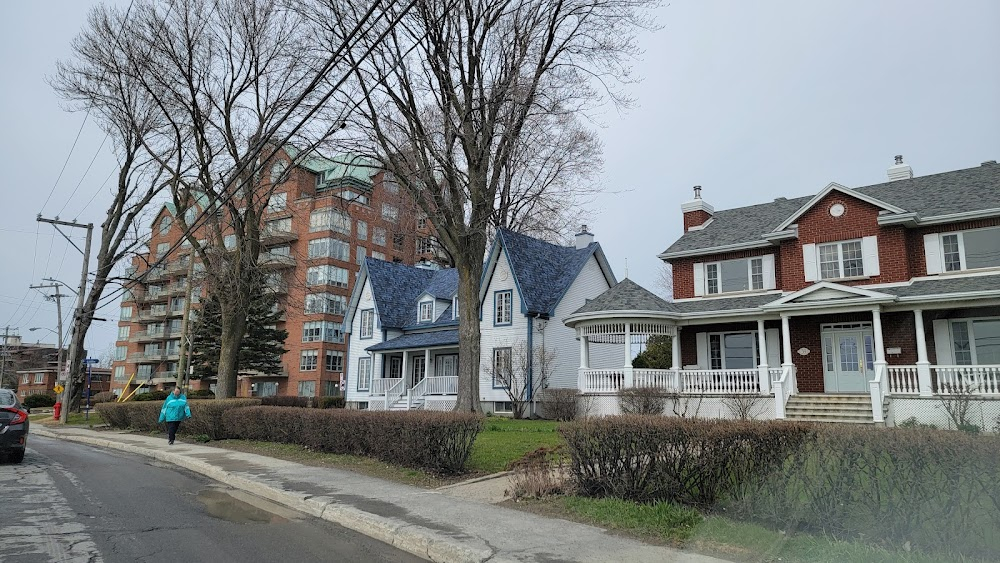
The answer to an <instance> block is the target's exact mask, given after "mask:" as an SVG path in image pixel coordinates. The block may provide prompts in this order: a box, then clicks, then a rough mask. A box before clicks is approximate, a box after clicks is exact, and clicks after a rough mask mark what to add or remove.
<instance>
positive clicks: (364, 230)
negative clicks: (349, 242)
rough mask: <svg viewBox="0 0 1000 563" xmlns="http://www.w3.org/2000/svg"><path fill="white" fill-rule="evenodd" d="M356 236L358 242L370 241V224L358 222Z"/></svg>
mask: <svg viewBox="0 0 1000 563" xmlns="http://www.w3.org/2000/svg"><path fill="white" fill-rule="evenodd" d="M356 235H357V237H358V240H368V223H366V222H364V221H361V220H360V219H359V220H358V223H357V232H356Z"/></svg>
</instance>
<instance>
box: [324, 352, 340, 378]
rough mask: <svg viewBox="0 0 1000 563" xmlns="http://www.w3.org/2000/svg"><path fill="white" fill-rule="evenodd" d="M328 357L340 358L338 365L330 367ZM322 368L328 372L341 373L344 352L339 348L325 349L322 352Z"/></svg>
mask: <svg viewBox="0 0 1000 563" xmlns="http://www.w3.org/2000/svg"><path fill="white" fill-rule="evenodd" d="M330 358H340V362H338V363H339V364H340V367H337V368H332V367H330ZM323 369H324V370H326V371H329V372H335V373H342V372H343V371H344V352H343V351H341V350H326V351H325V352H323Z"/></svg>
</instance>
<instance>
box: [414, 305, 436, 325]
mask: <svg viewBox="0 0 1000 563" xmlns="http://www.w3.org/2000/svg"><path fill="white" fill-rule="evenodd" d="M433 320H434V301H421V302H420V303H419V304H417V322H418V323H429V322H431V321H433Z"/></svg>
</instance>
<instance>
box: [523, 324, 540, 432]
mask: <svg viewBox="0 0 1000 563" xmlns="http://www.w3.org/2000/svg"><path fill="white" fill-rule="evenodd" d="M526 316H527V317H528V350H527V352H526V353H527V354H528V362H527V364H528V377H527V378H526V379H527V381H526V382H525V385H527V387H528V388H527V395H526V396H527V400H528V418H531V416H532V415H533V414H535V401H534V397H533V396H532V395H534V393H532V391H533V390H534V385H533V383H534V382H533V381H532V380H533V377H532V375H533V372H534V371H535V365H534V364H535V362H534V359H535V346H534V332H535V330H534V329H535V317H537V316H538V315H534V316H531V315H526Z"/></svg>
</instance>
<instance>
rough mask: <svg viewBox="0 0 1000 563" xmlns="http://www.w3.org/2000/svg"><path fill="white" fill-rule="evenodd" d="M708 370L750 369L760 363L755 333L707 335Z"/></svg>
mask: <svg viewBox="0 0 1000 563" xmlns="http://www.w3.org/2000/svg"><path fill="white" fill-rule="evenodd" d="M708 353H709V368H710V369H751V368H755V367H757V365H758V364H759V363H760V361H759V358H760V356H759V354H758V351H757V333H756V332H729V333H721V334H709V335H708Z"/></svg>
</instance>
